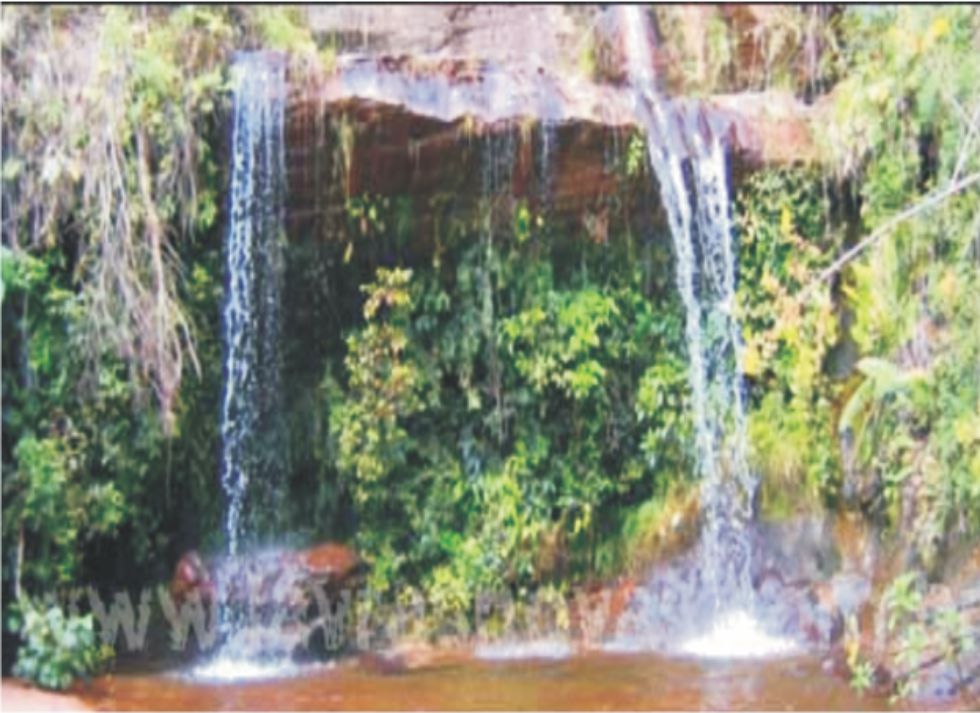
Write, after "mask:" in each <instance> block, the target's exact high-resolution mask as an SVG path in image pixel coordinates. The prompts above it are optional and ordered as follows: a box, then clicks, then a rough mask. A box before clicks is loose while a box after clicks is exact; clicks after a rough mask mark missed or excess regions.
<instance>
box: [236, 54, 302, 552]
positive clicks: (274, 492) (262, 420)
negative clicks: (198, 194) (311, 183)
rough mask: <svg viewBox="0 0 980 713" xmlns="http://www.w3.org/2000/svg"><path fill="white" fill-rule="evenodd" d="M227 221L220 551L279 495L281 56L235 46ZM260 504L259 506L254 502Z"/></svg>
mask: <svg viewBox="0 0 980 713" xmlns="http://www.w3.org/2000/svg"><path fill="white" fill-rule="evenodd" d="M232 75H233V82H234V95H233V98H234V123H233V129H232V163H231V204H230V211H229V212H230V225H229V228H228V233H227V242H226V246H225V260H226V266H225V267H226V273H227V276H226V277H227V286H226V290H227V291H226V302H225V306H224V321H223V325H222V339H223V344H224V393H223V395H222V402H221V445H222V451H221V484H222V486H223V488H224V490H225V493H226V494H227V496H228V509H227V516H226V520H225V530H226V534H227V538H228V550H229V553H230V554H231V555H233V556H234V555H237V554H238V553H239V549H240V546H241V540H242V537H243V533H244V530H245V525H246V521H248V522H249V523H250V524H251V523H252V522H255V521H258V520H260V519H261V517H262V514H263V511H265V512H275V511H276V509H277V502H276V501H277V499H278V498H279V497H280V496H281V487H280V486H281V479H282V471H283V468H282V458H283V449H282V448H281V446H282V440H283V439H282V438H281V435H282V428H281V425H280V417H281V409H280V407H279V399H280V398H281V396H280V392H281V389H280V371H281V367H280V361H281V359H280V355H279V348H278V346H279V329H280V325H279V322H280V315H279V311H280V292H281V280H282V247H281V241H282V239H283V207H284V200H283V199H284V195H285V154H284V142H283V118H284V106H285V86H286V79H285V62H284V60H283V58H282V57H279V56H277V55H271V54H269V53H260V52H256V53H243V54H241V55H239V56H238V57H237V58H236V61H235V64H234V66H233V67H232ZM257 503H261V504H262V508H261V509H260V508H259V507H257V505H256V504H257Z"/></svg>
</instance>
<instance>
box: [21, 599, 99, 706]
mask: <svg viewBox="0 0 980 713" xmlns="http://www.w3.org/2000/svg"><path fill="white" fill-rule="evenodd" d="M18 608H19V612H18V615H17V616H15V618H17V619H20V621H15V622H14V624H15V627H16V628H19V631H20V635H21V637H22V638H23V640H24V641H23V644H22V646H21V647H20V649H19V650H18V651H17V661H16V663H15V664H14V669H13V673H14V675H15V676H20V677H22V678H26V679H27V680H29V681H32V682H34V683H36V684H37V685H38V686H40V687H42V688H50V689H52V690H64V689H66V688H68V687H70V686H71V685H72V683H74V682H75V680H76V679H79V678H83V679H86V680H87V679H89V678H91V677H92V676H93V675H95V674H97V673H99V672H100V671H102V670H103V669H104V667H105V665H106V664H107V663H108V662H109V660H110V659H111V657H112V655H113V652H112V648H111V647H109V646H104V645H101V644H99V642H98V639H97V637H96V635H95V626H94V622H93V619H92V615H91V614H87V615H85V616H66V615H65V613H64V611H62V609H61V607H59V606H57V605H54V606H50V607H48V608H46V609H42V608H41V607H39V606H37V605H35V604H34V603H31V602H30V601H29V600H27V599H26V598H23V599H21V600H20V602H19V607H18ZM17 624H19V627H18V626H17ZM15 627H12V628H15Z"/></svg>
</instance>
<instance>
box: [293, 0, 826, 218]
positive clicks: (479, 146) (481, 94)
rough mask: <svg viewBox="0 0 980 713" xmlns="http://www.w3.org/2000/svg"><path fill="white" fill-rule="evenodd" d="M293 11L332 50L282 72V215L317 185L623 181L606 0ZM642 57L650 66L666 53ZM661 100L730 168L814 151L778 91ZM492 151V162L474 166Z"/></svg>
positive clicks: (584, 186) (308, 205) (467, 186)
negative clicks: (294, 78) (710, 142)
mask: <svg viewBox="0 0 980 713" xmlns="http://www.w3.org/2000/svg"><path fill="white" fill-rule="evenodd" d="M308 12H309V21H310V23H311V25H312V27H313V28H314V29H315V31H316V32H317V33H319V35H320V36H321V39H323V41H324V42H328V43H329V44H330V45H331V46H333V47H335V48H336V49H337V62H336V64H335V66H334V67H332V68H331V69H330V70H329V71H324V72H322V73H318V74H317V75H315V76H310V77H304V78H303V81H301V82H294V90H293V92H292V96H291V100H290V103H289V109H288V113H287V143H288V146H289V152H288V170H289V183H290V195H291V206H290V210H289V216H290V219H291V221H292V222H294V223H295V221H301V222H304V221H308V220H310V219H314V220H316V219H322V218H325V217H328V215H329V213H330V211H337V210H339V204H338V201H337V200H331V195H333V194H335V195H334V198H336V195H341V196H342V195H357V194H361V193H366V192H369V193H372V194H375V195H395V194H404V193H409V192H410V193H412V194H413V195H416V196H426V195H428V196H431V195H434V194H435V193H437V192H439V191H451V192H454V193H456V194H457V195H458V194H460V193H463V192H465V193H466V194H468V195H473V196H480V195H485V194H486V192H487V184H488V183H491V184H493V183H494V182H495V181H494V179H495V178H496V179H501V178H502V179H503V181H500V180H497V181H496V183H497V184H500V183H504V184H506V186H507V187H508V188H509V190H510V191H511V193H512V194H513V195H514V196H516V197H522V198H530V199H531V200H536V199H542V200H547V201H548V202H549V207H551V208H552V209H556V210H557V211H558V212H564V213H568V212H576V211H581V210H582V208H583V207H584V206H594V205H596V204H597V203H601V202H602V199H603V198H604V197H607V196H613V195H616V194H618V193H620V192H622V191H624V190H627V189H628V186H625V185H624V184H623V180H622V175H621V172H617V171H616V170H615V168H616V161H615V158H616V156H617V154H620V155H621V154H623V152H624V151H625V147H626V145H627V142H628V140H629V137H630V135H631V134H632V132H633V131H634V129H635V128H636V127H637V122H636V117H635V115H634V109H633V98H632V96H631V93H630V92H629V91H628V90H627V89H626V88H625V87H624V86H623V71H622V61H621V56H620V55H621V52H620V49H619V44H620V42H619V27H618V26H617V25H616V16H615V13H612V12H609V11H606V10H602V9H600V8H598V7H565V6H544V7H542V6H517V7H505V6H492V7H480V6H452V5H446V6H422V7H379V6H358V7H318V8H311V9H310V10H309V11H308ZM743 14H744V13H743ZM651 39H652V38H651ZM654 57H655V59H654V62H655V64H656V65H658V67H657V68H658V70H663V69H666V67H665V66H664V63H665V62H667V61H670V57H669V56H667V55H666V54H665V53H663V52H659V53H658V52H655V53H654ZM663 74H664V75H665V76H666V72H664V73H663ZM658 76H660V72H659V71H658ZM672 101H675V102H677V103H679V104H680V105H681V106H682V107H683V112H682V115H683V116H684V117H685V119H684V121H685V123H688V124H689V125H690V126H697V125H698V124H704V123H707V124H710V125H711V126H712V127H713V129H714V130H715V132H717V133H721V134H723V135H724V136H725V137H726V139H727V143H728V145H729V147H730V149H731V150H732V152H733V153H734V154H735V155H736V160H735V166H736V172H737V173H742V172H744V171H745V170H751V169H752V168H753V167H757V166H759V165H761V164H764V163H787V162H795V161H801V160H810V159H812V158H814V155H815V152H814V150H813V142H812V139H811V135H810V130H809V125H810V121H811V120H812V115H813V114H814V112H815V111H816V110H815V109H814V108H812V107H807V106H805V105H804V104H802V103H801V102H799V101H798V100H796V99H794V98H793V97H792V96H789V95H786V94H779V93H774V92H768V93H755V94H749V93H745V94H739V95H730V96H719V97H709V98H705V99H698V100H695V99H690V98H685V97H681V96H675V98H674V99H673V100H672ZM492 162H496V168H495V169H492V170H491V173H493V172H494V171H496V174H497V175H496V176H490V178H489V179H488V177H487V173H488V171H487V166H488V163H492ZM501 173H503V174H504V175H500V174H501ZM736 180H738V177H737V176H736ZM499 187H500V186H499V185H493V186H491V188H499Z"/></svg>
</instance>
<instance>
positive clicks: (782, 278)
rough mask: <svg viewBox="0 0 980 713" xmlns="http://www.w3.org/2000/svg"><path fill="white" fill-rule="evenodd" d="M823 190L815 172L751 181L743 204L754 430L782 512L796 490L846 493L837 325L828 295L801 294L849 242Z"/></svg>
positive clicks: (757, 452) (741, 302)
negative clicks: (836, 421)
mask: <svg viewBox="0 0 980 713" xmlns="http://www.w3.org/2000/svg"><path fill="white" fill-rule="evenodd" d="M820 189H821V186H820V180H819V176H818V175H816V174H815V173H813V172H811V171H802V170H773V171H763V172H760V173H759V174H757V175H756V176H754V177H753V178H752V179H750V180H749V181H748V184H747V186H746V188H745V190H744V191H743V193H742V195H741V196H740V211H739V227H740V228H741V251H740V254H739V267H740V270H741V275H740V280H741V282H740V284H741V288H740V289H739V293H738V306H739V314H740V316H741V318H742V326H743V334H744V338H745V344H744V347H743V350H742V356H741V359H742V368H743V370H744V372H745V374H746V376H747V377H749V378H750V379H751V380H752V382H753V384H754V388H753V393H754V394H756V395H757V396H756V404H757V406H756V409H755V410H754V412H753V413H751V414H750V424H749V428H750V442H751V443H752V447H753V449H754V461H755V465H756V467H758V468H759V469H760V471H761V472H762V474H763V476H764V478H765V480H764V490H763V497H764V501H765V503H766V505H767V506H773V507H776V506H777V503H776V502H774V501H775V500H777V499H784V498H787V497H788V499H789V500H793V499H794V496H793V493H794V492H799V493H802V494H804V495H808V496H809V497H811V498H813V497H815V496H820V495H827V494H829V493H832V492H833V491H834V490H835V489H836V487H837V480H838V467H837V465H836V463H835V460H836V454H835V449H834V447H833V444H832V443H831V442H830V440H831V439H832V438H833V429H832V427H831V425H830V424H831V420H832V416H831V407H832V399H833V394H834V390H833V385H832V382H831V380H830V378H829V377H828V375H827V374H826V373H825V371H824V366H825V360H826V359H827V355H828V352H829V350H830V349H831V347H833V346H834V344H835V342H836V340H837V338H838V331H837V317H836V315H835V314H834V311H833V302H832V299H831V295H830V291H829V289H823V290H820V291H819V292H817V293H816V294H815V295H814V296H813V297H812V298H811V299H808V300H803V299H801V297H800V296H799V293H800V291H801V289H802V288H803V287H804V286H805V285H807V284H808V282H809V280H810V279H812V277H813V275H814V274H816V272H817V271H818V270H819V269H821V268H822V267H824V266H826V265H827V264H828V263H829V262H830V260H831V259H832V257H833V255H834V251H835V249H836V247H837V245H838V244H839V242H840V238H839V236H838V231H837V230H835V229H834V228H833V227H832V226H831V225H830V224H829V221H828V219H827V210H826V207H825V201H824V198H823V196H822V194H821V190H820Z"/></svg>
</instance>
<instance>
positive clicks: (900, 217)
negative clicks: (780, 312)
mask: <svg viewBox="0 0 980 713" xmlns="http://www.w3.org/2000/svg"><path fill="white" fill-rule="evenodd" d="M978 181H980V172H977V173H971V174H970V175H969V176H967V177H966V178H963V179H960V180H959V181H953V182H951V183H950V184H949V185H947V186H946V188H944V189H942V190H941V191H936V192H933V193H931V194H930V195H928V196H926V197H925V198H923V199H922V200H920V201H919V202H918V203H914V204H913V205H911V206H910V207H908V208H906V209H905V210H903V211H902V212H901V213H897V214H896V215H893V216H892V217H891V218H889V219H888V220H886V221H885V222H884V223H883V224H882V225H880V226H879V227H878V228H877V230H875V231H874V232H872V233H871V234H870V235H869V236H867V237H866V238H864V239H863V240H861V241H860V242H859V243H858V244H857V245H855V246H854V247H852V248H851V249H849V250H848V251H847V252H845V253H844V254H843V255H841V256H840V257H839V258H837V259H836V260H834V262H833V264H831V265H830V266H829V267H827V268H826V269H825V270H823V271H822V272H821V273H820V274H819V275H817V277H816V278H814V279H813V280H812V281H811V282H810V284H808V285H807V286H806V287H804V288H803V290H802V291H801V292H800V296H799V300H800V301H801V302H802V301H805V300H806V299H807V298H808V297H809V296H810V293H811V292H812V291H813V290H815V289H816V288H817V286H818V285H820V284H821V283H822V282H824V281H826V280H827V279H828V278H830V277H832V276H834V275H835V274H837V273H838V272H840V270H841V269H842V268H843V267H844V266H846V265H847V264H848V263H849V262H850V261H851V260H853V259H854V258H856V257H857V256H858V255H860V254H861V253H862V252H863V251H864V250H865V248H867V247H868V246H869V245H873V244H874V243H876V242H877V241H878V240H880V239H881V238H883V237H884V236H885V235H887V234H888V233H890V232H891V231H892V230H894V229H895V227H896V226H897V225H899V224H900V223H903V222H905V221H906V220H909V219H910V218H914V217H915V216H917V215H918V214H919V213H923V212H925V211H927V210H930V209H931V208H935V207H936V206H937V205H939V204H940V203H942V202H943V201H944V200H946V199H947V198H949V197H950V196H953V195H956V194H957V193H960V192H962V191H964V190H966V189H967V188H969V187H970V186H972V185H973V184H974V183H977V182H978Z"/></svg>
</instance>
